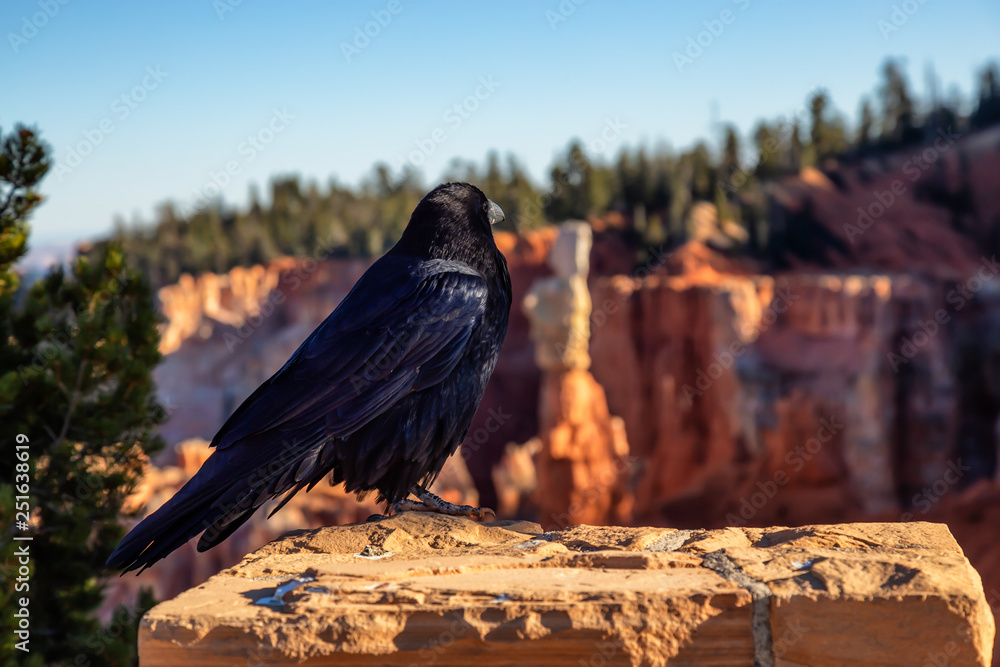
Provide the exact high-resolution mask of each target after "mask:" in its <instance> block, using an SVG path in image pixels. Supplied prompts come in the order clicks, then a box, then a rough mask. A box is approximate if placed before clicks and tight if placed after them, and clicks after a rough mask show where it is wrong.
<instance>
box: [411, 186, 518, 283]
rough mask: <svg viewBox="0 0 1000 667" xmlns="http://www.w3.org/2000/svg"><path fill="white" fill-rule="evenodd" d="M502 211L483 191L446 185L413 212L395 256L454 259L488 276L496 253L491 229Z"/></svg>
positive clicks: (423, 200)
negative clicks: (398, 254)
mask: <svg viewBox="0 0 1000 667" xmlns="http://www.w3.org/2000/svg"><path fill="white" fill-rule="evenodd" d="M503 219H504V215H503V211H502V210H501V209H500V207H499V206H497V205H496V204H495V203H493V202H492V201H490V200H489V199H487V198H486V195H484V194H483V191H482V190H480V189H479V188H477V187H476V186H474V185H470V184H468V183H444V184H443V185H439V186H437V187H436V188H434V189H433V190H431V191H430V192H428V193H427V195H426V196H425V197H424V198H423V199H422V200H421V201H420V203H419V204H417V207H416V208H415V209H413V215H412V216H410V222H409V223H408V224H407V225H406V229H405V230H404V231H403V236H402V237H401V238H400V239H399V243H397V244H396V247H395V248H393V250H392V252H395V253H401V254H406V255H410V256H414V257H425V258H437V259H454V260H458V261H461V262H465V263H467V264H469V265H470V266H472V267H473V268H475V269H477V270H479V271H484V270H485V271H487V272H489V267H488V266H486V265H485V264H488V265H492V264H493V255H494V254H495V253H496V252H497V247H496V243H495V242H494V241H493V230H492V229H491V225H494V224H496V223H498V222H501V221H502V220H503Z"/></svg>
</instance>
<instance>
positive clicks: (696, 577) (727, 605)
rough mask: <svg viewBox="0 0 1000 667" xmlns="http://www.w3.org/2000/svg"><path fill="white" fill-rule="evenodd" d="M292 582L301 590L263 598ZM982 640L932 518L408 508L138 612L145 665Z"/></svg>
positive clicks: (772, 652) (505, 659)
mask: <svg viewBox="0 0 1000 667" xmlns="http://www.w3.org/2000/svg"><path fill="white" fill-rule="evenodd" d="M366 547H369V548H368V549H367V550H366ZM383 552H387V555H381V554H382V553H383ZM363 553H364V554H368V556H367V557H365V556H362V555H360V554H363ZM296 577H304V578H308V577H314V579H313V580H310V581H307V582H305V583H301V584H299V585H298V586H295V587H293V586H283V587H282V589H283V591H284V589H288V588H291V590H290V591H288V592H283V591H281V592H283V595H280V599H275V598H274V596H275V593H276V587H277V586H278V585H280V584H282V583H284V582H287V581H289V580H291V579H294V578H296ZM281 592H279V593H281ZM267 598H272V604H270V605H267V604H260V603H261V602H262V601H265V599H267ZM993 635H994V626H993V617H992V615H991V613H990V609H989V606H988V605H987V603H986V600H985V597H984V595H983V588H982V583H981V581H980V579H979V575H978V574H977V573H976V571H975V570H974V569H973V568H972V566H971V565H969V562H968V561H967V560H966V558H965V556H964V555H963V553H962V550H961V548H960V547H959V546H958V544H957V543H956V542H955V539H954V538H953V537H952V536H951V534H950V533H949V532H948V529H947V527H946V526H944V525H939V524H930V523H905V524H890V523H885V524H877V523H876V524H844V525H833V526H808V527H803V528H766V529H751V528H746V529H736V528H728V529H722V530H705V531H687V530H673V529H665V528H619V527H612V528H602V527H593V526H577V527H574V528H570V529H568V530H564V531H560V532H550V533H542V531H541V529H540V528H539V527H538V525H537V524H533V523H527V522H511V521H496V522H492V523H485V524H478V523H475V522H473V521H470V520H467V519H461V518H454V517H445V516H439V515H431V514H424V513H406V514H403V515H400V516H396V517H393V518H389V519H383V520H381V521H375V522H372V523H365V524H356V525H351V526H340V527H331V528H321V529H317V530H309V531H297V532H294V533H290V534H288V535H286V536H284V537H282V538H281V539H278V540H276V541H274V542H272V543H270V544H268V545H266V546H265V547H263V548H262V549H260V550H258V551H257V552H255V553H253V554H250V555H249V556H247V557H246V558H245V559H244V560H243V562H242V563H240V564H239V565H237V566H236V567H234V568H232V569H230V570H226V571H224V572H222V573H220V574H218V575H216V576H215V577H212V578H211V579H210V580H209V581H207V582H206V583H205V584H203V585H201V586H198V587H197V588H194V589H192V590H189V591H187V592H185V593H183V594H181V595H180V596H178V597H177V598H175V599H173V600H170V601H167V602H164V603H162V604H160V605H158V606H157V607H155V608H154V609H153V610H151V611H150V612H149V613H148V614H147V615H146V616H145V618H144V619H143V621H142V627H141V631H140V637H139V654H140V663H141V665H143V667H154V666H158V665H188V666H190V667H198V666H201V665H217V664H241V665H243V664H250V665H258V664H277V665H333V664H336V665H373V664H383V665H472V664H476V665H487V664H489V665H511V664H518V663H519V664H523V665H536V664H537V665H595V666H597V665H663V664H667V662H668V661H669V664H670V665H753V664H754V663H755V661H756V664H758V665H847V664H850V665H906V666H912V665H916V666H919V665H924V664H931V665H949V666H953V665H989V664H990V657H989V656H990V653H991V651H992V644H993Z"/></svg>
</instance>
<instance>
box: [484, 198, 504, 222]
mask: <svg viewBox="0 0 1000 667" xmlns="http://www.w3.org/2000/svg"><path fill="white" fill-rule="evenodd" d="M487 201H489V202H490V212H489V219H490V224H491V225H495V224H497V223H498V222H503V221H504V217H503V209H502V208H500V207H499V206H497V204H496V202H495V201H492V200H487Z"/></svg>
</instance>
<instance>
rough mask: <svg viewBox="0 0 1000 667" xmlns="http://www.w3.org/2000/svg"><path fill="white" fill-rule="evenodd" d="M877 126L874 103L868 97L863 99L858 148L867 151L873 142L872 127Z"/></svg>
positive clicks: (857, 139) (857, 140)
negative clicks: (873, 110) (873, 109)
mask: <svg viewBox="0 0 1000 667" xmlns="http://www.w3.org/2000/svg"><path fill="white" fill-rule="evenodd" d="M874 126H875V115H874V114H873V113H872V105H871V102H870V101H869V100H868V98H867V97H863V98H862V99H861V118H860V120H859V121H858V134H857V138H856V139H855V143H856V144H857V146H858V150H859V151H860V152H862V153H864V152H866V151H867V150H868V149H869V148H870V147H871V144H872V128H874Z"/></svg>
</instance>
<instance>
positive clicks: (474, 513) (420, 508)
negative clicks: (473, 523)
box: [390, 484, 497, 519]
mask: <svg viewBox="0 0 1000 667" xmlns="http://www.w3.org/2000/svg"><path fill="white" fill-rule="evenodd" d="M411 493H413V495H415V496H416V497H417V500H410V499H409V498H406V499H404V500H400V501H399V502H398V503H396V504H394V505H393V506H392V509H391V510H390V511H391V512H392V514H398V513H399V512H438V513H440V514H450V515H452V516H467V517H469V518H470V519H495V518H496V517H497V515H496V512H494V511H493V510H491V509H490V508H489V507H473V506H472V505H456V504H454V503H449V502H448V501H447V500H444V499H443V498H441V497H440V496H436V495H434V494H433V493H431V492H430V491H428V490H427V489H425V488H424V487H422V486H420V485H419V484H417V485H414V487H413V490H412V491H411Z"/></svg>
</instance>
